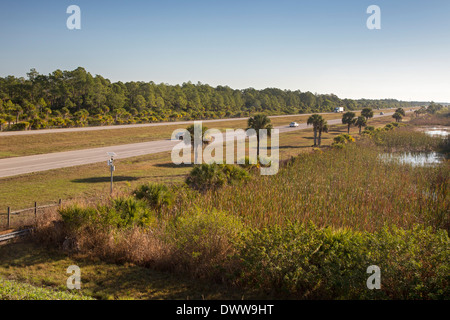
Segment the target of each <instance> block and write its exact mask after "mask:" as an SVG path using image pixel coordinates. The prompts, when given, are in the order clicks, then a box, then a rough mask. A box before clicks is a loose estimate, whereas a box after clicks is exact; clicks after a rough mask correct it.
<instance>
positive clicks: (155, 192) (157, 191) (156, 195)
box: [133, 183, 174, 210]
mask: <svg viewBox="0 0 450 320" xmlns="http://www.w3.org/2000/svg"><path fill="white" fill-rule="evenodd" d="M133 194H134V196H135V197H136V198H137V199H142V200H144V201H146V202H147V204H148V205H150V206H151V207H152V208H154V209H157V210H160V209H161V208H162V207H163V206H166V207H170V206H171V205H172V203H173V201H174V194H173V193H172V191H171V190H170V189H169V187H167V186H166V185H165V184H158V183H148V184H144V185H141V186H139V187H138V188H137V189H136V190H134V192H133Z"/></svg>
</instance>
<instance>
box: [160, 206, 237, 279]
mask: <svg viewBox="0 0 450 320" xmlns="http://www.w3.org/2000/svg"><path fill="white" fill-rule="evenodd" d="M243 230H244V226H243V224H242V222H241V220H240V219H239V218H237V217H235V216H231V215H228V214H226V213H225V212H221V211H217V210H215V209H214V210H212V211H205V212H202V211H200V210H199V209H196V210H195V211H193V212H191V213H188V214H186V215H184V216H181V217H179V218H177V219H176V220H175V221H174V222H173V223H172V224H171V225H170V226H169V227H168V228H167V230H166V242H167V243H169V244H170V245H171V246H173V248H174V252H175V254H174V256H175V257H176V258H175V259H176V260H177V265H178V268H181V269H183V270H189V271H191V272H192V273H194V274H195V275H197V276H199V275H203V276H206V275H209V276H211V272H212V273H214V272H217V268H218V267H219V266H221V265H222V266H223V265H224V263H225V262H226V261H227V259H228V256H229V255H231V254H232V253H233V252H234V246H233V243H234V241H235V240H236V239H238V237H239V235H240V234H241V233H242V232H243Z"/></svg>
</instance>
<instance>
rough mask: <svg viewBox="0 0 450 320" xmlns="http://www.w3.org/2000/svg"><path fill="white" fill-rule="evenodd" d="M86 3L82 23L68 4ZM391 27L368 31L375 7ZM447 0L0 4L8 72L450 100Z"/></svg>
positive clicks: (1, 56) (3, 64) (1, 52)
mask: <svg viewBox="0 0 450 320" xmlns="http://www.w3.org/2000/svg"><path fill="white" fill-rule="evenodd" d="M71 4H76V5H78V6H79V7H80V8H81V30H68V29H67V28H66V20H67V18H68V16H69V14H67V13H66V9H67V7H68V6H69V5H71ZM372 4H375V5H378V6H379V7H380V8H381V28H382V29H381V30H368V29H367V27H366V20H367V18H368V17H369V14H367V13H366V9H367V7H368V6H369V5H372ZM449 14H450V1H448V0H427V1H414V0H370V1H365V0H348V1H346V0H343V1H337V0H314V1H312V0H308V1H306V0H304V1H302V0H295V1H294V0H277V1H265V0H240V1H235V0H226V1H225V0H164V1H144V0H140V1H137V0H134V1H125V0H121V1H113V0H95V1H92V0H90V1H87V0H86V1H85V0H71V1H65V0H54V1H45V0H42V1H24V0H14V1H12V0H11V1H5V0H1V1H0V30H1V31H0V43H1V49H0V76H3V77H4V76H7V75H15V76H23V77H25V76H26V72H28V71H29V69H30V68H36V69H37V71H38V72H40V73H43V74H48V73H50V72H52V71H54V70H56V69H61V70H72V69H75V68H77V67H78V66H82V67H84V68H86V69H87V71H89V72H90V73H91V74H93V75H95V74H100V75H102V76H104V77H106V78H109V79H110V80H111V81H119V80H120V81H124V82H125V81H154V82H156V83H160V82H165V83H169V84H181V83H183V82H187V81H192V82H194V83H196V82H197V81H200V82H202V83H208V84H210V85H213V86H216V85H229V86H230V87H232V88H247V87H254V88H257V89H262V88H266V87H278V88H281V89H292V90H297V89H300V90H301V91H312V92H317V93H334V94H336V95H338V96H339V97H342V98H397V99H403V100H426V101H429V100H434V101H441V102H444V101H445V102H450V19H449Z"/></svg>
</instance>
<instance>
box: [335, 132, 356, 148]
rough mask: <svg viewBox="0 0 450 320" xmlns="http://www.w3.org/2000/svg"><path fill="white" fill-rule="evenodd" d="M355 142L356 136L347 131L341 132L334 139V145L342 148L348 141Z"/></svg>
mask: <svg viewBox="0 0 450 320" xmlns="http://www.w3.org/2000/svg"><path fill="white" fill-rule="evenodd" d="M351 142H355V138H353V137H352V136H351V135H349V134H347V133H343V134H340V135H338V136H336V137H334V139H333V144H332V146H333V147H335V148H339V149H342V148H343V147H344V146H345V145H346V144H347V143H351Z"/></svg>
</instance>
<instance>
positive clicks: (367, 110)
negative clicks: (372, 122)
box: [361, 108, 373, 121]
mask: <svg viewBox="0 0 450 320" xmlns="http://www.w3.org/2000/svg"><path fill="white" fill-rule="evenodd" d="M361 116H363V117H364V118H366V121H369V119H370V118H373V110H372V108H364V109H362V110H361Z"/></svg>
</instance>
